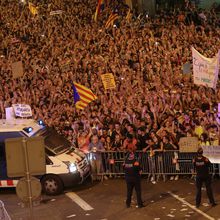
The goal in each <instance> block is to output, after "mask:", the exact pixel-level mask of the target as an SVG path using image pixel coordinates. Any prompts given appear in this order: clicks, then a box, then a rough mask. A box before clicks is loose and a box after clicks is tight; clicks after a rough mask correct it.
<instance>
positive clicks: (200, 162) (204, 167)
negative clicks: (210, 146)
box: [193, 148, 216, 208]
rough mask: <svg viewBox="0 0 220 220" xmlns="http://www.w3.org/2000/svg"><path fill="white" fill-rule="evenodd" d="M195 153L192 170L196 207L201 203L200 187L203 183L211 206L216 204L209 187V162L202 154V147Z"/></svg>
mask: <svg viewBox="0 0 220 220" xmlns="http://www.w3.org/2000/svg"><path fill="white" fill-rule="evenodd" d="M197 153H198V154H197V156H196V158H195V159H194V160H193V165H194V171H196V207H197V208H198V207H199V206H200V203H201V188H202V184H203V183H205V186H206V192H207V195H208V197H209V202H210V203H211V205H212V206H216V203H215V200H214V197H213V193H212V188H211V176H210V174H209V167H210V165H211V162H210V161H209V159H208V158H206V157H204V156H203V149H202V148H199V149H198V151H197Z"/></svg>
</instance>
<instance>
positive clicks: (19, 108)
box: [12, 104, 32, 118]
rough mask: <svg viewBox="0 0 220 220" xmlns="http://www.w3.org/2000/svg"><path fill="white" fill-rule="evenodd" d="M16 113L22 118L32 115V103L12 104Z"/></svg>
mask: <svg viewBox="0 0 220 220" xmlns="http://www.w3.org/2000/svg"><path fill="white" fill-rule="evenodd" d="M12 107H13V109H14V112H15V115H16V116H17V117H21V118H27V117H32V111H31V107H30V105H26V104H14V105H12Z"/></svg>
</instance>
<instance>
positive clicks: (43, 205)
mask: <svg viewBox="0 0 220 220" xmlns="http://www.w3.org/2000/svg"><path fill="white" fill-rule="evenodd" d="M213 188H214V194H215V198H216V201H217V203H219V205H217V206H216V207H211V206H210V205H209V204H208V199H207V196H206V193H205V190H203V197H202V206H201V207H200V208H199V209H196V208H195V207H194V194H195V185H194V182H193V180H190V179H180V180H178V181H167V182H165V183H164V182H162V181H161V182H159V183H157V184H155V185H153V184H152V183H149V182H147V181H146V179H143V180H142V195H143V200H144V201H145V205H146V207H144V208H142V209H138V208H136V202H135V196H134V201H133V202H132V206H131V208H126V207H125V195H126V185H125V182H124V180H123V179H112V180H105V181H104V182H102V183H100V182H97V183H93V184H92V183H90V182H87V183H85V184H83V185H82V186H78V187H75V188H73V189H69V190H67V191H66V192H65V193H64V194H62V195H59V196H55V197H48V196H45V195H43V196H42V201H41V202H40V204H38V205H36V206H35V207H34V219H36V220H63V219H77V220H84V219H85V220H136V219H138V220H142V219H143V220H151V219H152V220H167V219H178V220H183V219H190V220H207V219H209V220H214V219H215V220H220V180H215V181H214V183H213ZM0 200H2V201H3V202H4V204H5V208H6V209H7V211H8V213H9V215H10V216H11V218H12V219H13V220H14V219H15V220H26V219H30V218H29V209H28V208H25V207H22V206H21V203H20V201H19V199H18V198H17V196H16V194H15V190H13V189H1V190H0Z"/></svg>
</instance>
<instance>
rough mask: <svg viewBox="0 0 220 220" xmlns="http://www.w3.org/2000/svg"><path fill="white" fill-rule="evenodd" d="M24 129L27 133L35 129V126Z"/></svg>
mask: <svg viewBox="0 0 220 220" xmlns="http://www.w3.org/2000/svg"><path fill="white" fill-rule="evenodd" d="M23 130H24V131H25V132H27V133H30V132H32V131H33V128H32V127H27V128H24V129H23Z"/></svg>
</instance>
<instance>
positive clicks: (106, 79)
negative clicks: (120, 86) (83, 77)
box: [101, 73, 116, 90]
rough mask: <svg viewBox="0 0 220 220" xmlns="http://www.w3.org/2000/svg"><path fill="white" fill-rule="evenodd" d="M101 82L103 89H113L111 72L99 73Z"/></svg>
mask: <svg viewBox="0 0 220 220" xmlns="http://www.w3.org/2000/svg"><path fill="white" fill-rule="evenodd" d="M101 78H102V83H103V85H104V88H105V90H107V89H115V87H116V85H115V78H114V76H113V74H112V73H106V74H102V75H101Z"/></svg>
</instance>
